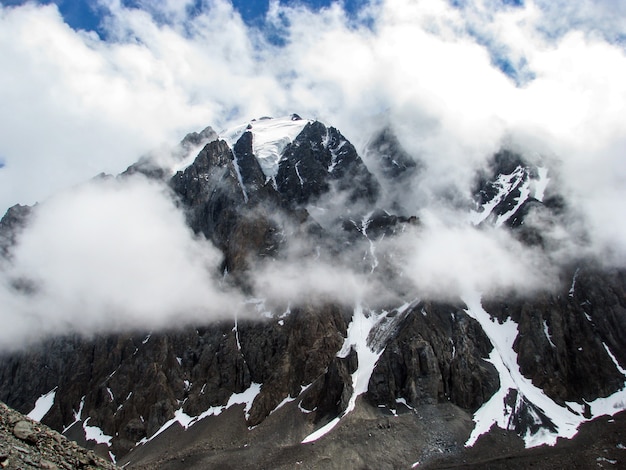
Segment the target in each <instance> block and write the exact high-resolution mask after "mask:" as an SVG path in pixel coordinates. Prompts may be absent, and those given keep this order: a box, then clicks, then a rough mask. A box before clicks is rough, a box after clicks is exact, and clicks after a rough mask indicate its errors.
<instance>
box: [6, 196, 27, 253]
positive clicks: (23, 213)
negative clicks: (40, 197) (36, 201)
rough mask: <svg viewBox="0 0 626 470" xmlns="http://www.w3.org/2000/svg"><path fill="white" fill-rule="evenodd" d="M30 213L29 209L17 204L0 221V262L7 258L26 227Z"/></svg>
mask: <svg viewBox="0 0 626 470" xmlns="http://www.w3.org/2000/svg"><path fill="white" fill-rule="evenodd" d="M31 211H32V208H31V207H29V206H21V205H19V204H17V205H15V206H13V207H10V208H9V210H8V211H7V213H6V214H5V215H4V217H2V219H0V261H2V258H5V259H6V258H9V256H10V249H11V247H12V246H13V245H14V244H15V241H16V239H17V237H18V235H19V233H20V231H21V230H22V229H23V228H24V226H25V225H26V222H27V220H28V217H29V216H30V214H31Z"/></svg>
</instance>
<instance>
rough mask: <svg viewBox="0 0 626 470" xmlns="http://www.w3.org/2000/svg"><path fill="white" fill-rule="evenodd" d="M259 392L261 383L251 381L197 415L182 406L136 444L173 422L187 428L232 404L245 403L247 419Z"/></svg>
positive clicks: (166, 427)
mask: <svg viewBox="0 0 626 470" xmlns="http://www.w3.org/2000/svg"><path fill="white" fill-rule="evenodd" d="M260 392H261V384H257V383H252V384H250V387H248V388H247V389H246V390H244V391H243V392H241V393H233V394H232V395H231V396H230V398H229V399H228V403H226V405H223V406H212V407H210V408H209V409H208V410H206V411H204V412H202V413H200V414H199V415H198V416H189V415H188V414H187V413H185V412H184V411H183V409H182V408H179V409H178V410H176V411H175V412H174V417H173V418H172V419H170V420H169V421H167V422H166V423H164V424H163V425H162V426H161V427H160V428H159V430H158V431H157V432H155V433H154V434H153V435H152V436H150V437H144V438H143V439H142V440H141V441H139V442H138V443H137V444H138V445H141V444H145V443H146V442H149V441H151V440H152V439H154V438H155V437H157V436H158V435H159V434H161V433H162V432H164V431H165V430H167V429H168V428H169V427H170V426H171V425H172V424H174V423H178V424H180V425H181V426H182V427H183V428H184V429H188V428H189V427H191V426H193V425H194V424H196V423H197V422H198V421H200V420H202V419H204V418H206V417H207V416H217V415H219V414H221V413H222V412H223V411H224V410H227V409H228V408H230V407H231V406H234V405H246V406H245V408H244V412H245V416H246V419H248V418H249V416H250V415H249V413H250V408H252V403H253V402H254V399H255V398H256V396H257V395H258V394H259V393H260ZM200 393H202V392H200Z"/></svg>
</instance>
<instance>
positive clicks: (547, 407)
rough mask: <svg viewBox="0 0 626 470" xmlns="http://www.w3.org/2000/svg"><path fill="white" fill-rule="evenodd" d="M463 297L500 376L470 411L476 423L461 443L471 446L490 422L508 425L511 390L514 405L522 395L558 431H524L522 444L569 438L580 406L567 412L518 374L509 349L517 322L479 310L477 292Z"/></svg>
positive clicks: (529, 444)
mask: <svg viewBox="0 0 626 470" xmlns="http://www.w3.org/2000/svg"><path fill="white" fill-rule="evenodd" d="M463 300H464V302H465V303H466V305H467V307H468V309H467V313H468V315H469V316H471V317H472V318H474V319H476V320H477V321H478V322H479V323H480V324H481V326H482V328H483V330H484V331H485V333H486V334H487V336H488V337H489V339H490V340H491V343H492V344H493V350H492V351H491V353H490V355H489V361H490V362H491V363H492V364H493V365H494V366H495V368H496V370H497V371H498V373H499V375H500V389H499V390H498V391H497V392H496V393H495V394H494V395H493V396H492V397H491V399H490V400H489V401H488V402H487V403H485V404H484V405H483V406H482V407H481V408H480V409H479V410H478V411H476V413H475V414H474V421H475V423H476V426H475V427H474V430H473V431H472V433H471V435H470V437H469V439H468V441H467V443H466V444H465V445H466V446H472V445H473V444H474V443H475V442H476V440H477V439H478V437H480V436H481V435H482V434H484V433H486V432H487V431H489V429H491V426H492V425H494V424H495V425H496V426H498V427H500V428H502V429H508V428H510V426H511V425H512V424H513V423H512V422H511V418H513V417H514V416H513V415H514V411H515V409H512V408H510V407H508V406H506V404H505V398H506V396H507V394H508V393H509V390H511V389H512V390H517V392H518V404H520V403H521V402H520V400H521V399H522V398H525V399H526V401H527V402H529V403H532V404H533V405H534V406H535V407H537V408H538V409H540V410H541V411H542V412H543V413H544V414H545V415H546V416H547V417H548V418H549V419H550V420H551V421H552V423H553V424H554V425H555V426H556V428H557V430H558V432H557V433H553V432H551V431H549V430H547V429H542V430H540V431H539V432H537V433H536V434H530V432H527V433H526V435H524V436H523V438H524V442H525V444H526V447H535V446H539V445H542V444H548V445H554V444H555V443H556V439H557V437H559V436H560V437H567V438H571V437H573V436H574V435H575V434H576V432H577V430H578V426H579V425H580V423H581V419H583V418H582V406H580V405H577V404H571V406H573V407H578V408H579V412H580V414H578V415H576V414H573V413H571V411H569V410H568V409H567V408H564V407H562V406H560V405H558V404H556V403H555V402H554V401H552V400H551V399H550V398H549V397H548V396H547V395H545V393H544V392H543V390H541V389H540V388H538V387H536V386H535V385H533V383H532V382H531V381H530V380H529V379H527V378H526V377H524V376H523V375H522V373H521V371H520V369H519V365H518V364H517V354H516V353H515V351H514V350H513V342H514V341H515V338H516V337H517V335H518V330H517V324H516V323H515V322H514V321H513V320H511V319H510V318H509V319H507V320H506V321H505V322H504V323H499V322H498V321H497V320H495V319H492V318H491V316H490V315H489V314H488V313H487V312H486V311H485V310H484V309H483V307H482V305H481V302H480V295H479V294H477V293H472V294H468V295H465V296H464V298H463ZM516 408H517V406H516ZM503 411H504V412H503Z"/></svg>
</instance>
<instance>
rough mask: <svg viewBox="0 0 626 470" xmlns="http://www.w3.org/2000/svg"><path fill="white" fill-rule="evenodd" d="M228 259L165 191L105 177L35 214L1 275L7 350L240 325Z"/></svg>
mask: <svg viewBox="0 0 626 470" xmlns="http://www.w3.org/2000/svg"><path fill="white" fill-rule="evenodd" d="M221 261H222V255H221V253H220V252H219V251H218V250H217V249H216V248H214V247H213V246H212V245H211V244H210V243H208V242H207V241H206V240H203V239H199V238H197V237H195V236H193V233H192V232H191V231H190V229H189V228H188V227H187V226H186V224H185V221H184V216H183V214H182V212H181V211H180V210H179V209H178V208H176V206H175V205H174V203H173V200H172V198H171V196H170V195H169V194H168V192H167V189H166V188H165V187H163V186H161V185H159V184H157V183H154V182H150V181H148V180H146V179H144V178H143V177H134V178H132V179H130V178H129V179H123V180H114V179H104V180H98V181H94V182H91V183H89V184H85V185H81V186H80V187H76V188H74V189H71V190H68V191H65V192H63V193H61V194H58V195H56V196H55V197H53V198H51V199H50V200H48V201H46V202H45V203H43V204H41V205H40V206H38V207H36V208H35V210H34V214H33V218H32V220H30V222H29V223H28V225H27V227H26V228H25V229H24V231H23V232H22V233H21V235H20V236H19V238H18V243H17V245H16V246H15V247H14V249H13V252H12V260H11V263H10V265H9V266H8V267H7V269H6V270H5V271H4V272H1V273H0V275H1V276H2V277H1V290H0V297H1V300H2V304H3V324H4V325H5V327H4V328H3V329H2V332H1V333H0V345H2V346H3V347H15V346H19V345H20V344H19V342H21V341H22V340H23V339H24V338H29V339H31V340H35V339H37V338H39V337H41V336H44V335H47V334H60V333H62V332H78V333H83V334H90V333H93V332H108V331H121V330H128V329H141V330H145V329H151V328H162V327H166V326H171V325H184V324H188V323H190V322H192V321H193V322H200V323H202V322H210V321H214V320H216V319H223V318H228V317H232V316H233V315H234V313H235V311H236V309H237V308H238V305H239V302H240V301H241V299H240V298H239V297H238V295H237V294H236V293H235V292H233V291H231V290H229V289H228V287H226V286H224V285H221V283H220V279H219V277H217V276H218V275H219V266H220V263H221ZM16 285H18V286H19V285H21V286H22V288H21V289H19V288H17V289H16V287H15V286H16ZM24 286H25V287H26V288H24ZM16 341H17V342H18V344H15V342H16Z"/></svg>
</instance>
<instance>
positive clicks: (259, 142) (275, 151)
mask: <svg viewBox="0 0 626 470" xmlns="http://www.w3.org/2000/svg"><path fill="white" fill-rule="evenodd" d="M310 122H313V121H311V120H309V119H302V118H300V116H298V115H297V114H291V115H289V116H283V117H278V118H271V117H262V118H259V119H253V120H252V121H249V122H247V123H245V124H242V125H239V126H236V127H233V128H231V129H227V130H224V131H222V132H220V134H219V138H220V139H223V140H225V141H226V143H228V145H229V146H230V147H231V148H234V146H235V143H236V142H237V141H238V140H239V139H240V138H241V136H242V135H243V134H244V133H245V132H250V133H251V134H252V152H253V154H254V156H255V157H256V158H257V160H258V162H259V164H260V166H261V170H262V171H263V174H264V175H265V178H266V179H267V180H270V179H275V178H276V175H277V173H278V164H279V162H280V160H281V157H282V154H283V152H284V151H285V148H287V146H288V145H289V144H290V143H291V142H293V140H294V139H295V138H296V137H297V136H298V134H300V132H302V129H304V127H305V126H306V125H307V124H309V123H310Z"/></svg>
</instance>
